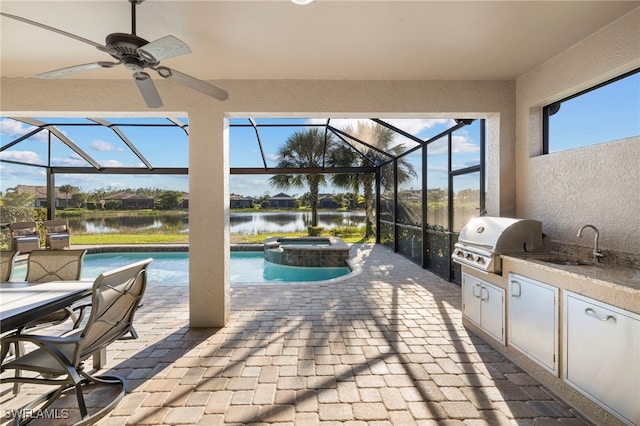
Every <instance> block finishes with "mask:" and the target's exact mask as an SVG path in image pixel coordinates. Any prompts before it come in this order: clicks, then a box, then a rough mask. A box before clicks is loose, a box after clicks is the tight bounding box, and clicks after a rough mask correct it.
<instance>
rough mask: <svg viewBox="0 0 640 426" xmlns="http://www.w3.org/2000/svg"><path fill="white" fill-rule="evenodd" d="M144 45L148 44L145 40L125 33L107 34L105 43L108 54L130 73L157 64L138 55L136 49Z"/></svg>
mask: <svg viewBox="0 0 640 426" xmlns="http://www.w3.org/2000/svg"><path fill="white" fill-rule="evenodd" d="M146 44H149V42H148V41H147V40H145V39H143V38H141V37H138V36H137V35H134V34H125V33H113V34H109V35H108V36H107V39H106V43H105V45H106V47H107V49H109V54H110V55H111V56H113V57H114V58H115V59H117V60H119V61H122V62H123V63H124V66H125V67H126V68H127V69H130V70H131V71H141V70H143V69H144V68H145V67H146V66H154V65H157V62H154V61H152V60H150V59H151V58H147V57H146V56H142V55H140V52H138V49H139V48H140V47H142V46H144V45H146Z"/></svg>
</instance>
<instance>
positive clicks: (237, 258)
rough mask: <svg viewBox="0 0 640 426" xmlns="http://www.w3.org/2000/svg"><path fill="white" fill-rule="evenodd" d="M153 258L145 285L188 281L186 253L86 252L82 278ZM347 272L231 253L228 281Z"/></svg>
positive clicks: (307, 278)
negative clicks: (287, 264)
mask: <svg viewBox="0 0 640 426" xmlns="http://www.w3.org/2000/svg"><path fill="white" fill-rule="evenodd" d="M149 257H151V258H153V262H151V264H150V265H149V282H153V283H160V284H171V285H187V284H188V282H189V253H187V252H112V253H89V254H87V255H85V257H84V262H83V265H82V278H86V279H92V278H95V277H97V276H98V275H100V273H101V272H104V271H106V270H109V269H113V268H117V267H119V266H124V265H127V264H129V263H133V262H136V261H138V260H142V259H147V258H149ZM26 272H27V267H26V264H22V265H21V264H18V265H17V266H16V268H15V270H14V272H13V277H12V279H13V280H23V279H24V277H25V276H26ZM349 273H351V269H350V268H348V267H342V268H327V267H322V268H309V267H296V266H285V265H277V264H273V263H270V262H267V261H265V260H264V254H263V253H262V252H261V251H259V252H231V271H230V281H231V283H232V284H235V283H237V284H242V283H245V284H246V283H263V284H268V283H278V282H311V281H324V280H330V279H334V278H338V277H341V276H345V275H347V274H349Z"/></svg>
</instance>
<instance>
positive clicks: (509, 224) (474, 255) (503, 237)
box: [451, 216, 543, 273]
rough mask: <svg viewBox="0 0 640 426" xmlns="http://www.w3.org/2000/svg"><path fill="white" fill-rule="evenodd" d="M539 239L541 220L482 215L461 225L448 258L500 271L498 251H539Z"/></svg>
mask: <svg viewBox="0 0 640 426" xmlns="http://www.w3.org/2000/svg"><path fill="white" fill-rule="evenodd" d="M542 239H543V235H542V223H541V222H538V221H537V220H531V219H513V218H507V217H489V216H481V217H476V218H473V219H471V220H470V221H469V223H467V224H466V225H465V227H464V228H462V231H460V236H459V237H458V242H457V243H456V244H455V246H454V250H453V255H452V256H451V257H452V259H453V261H454V262H457V263H459V264H461V265H466V266H469V267H472V268H474V269H477V270H479V271H482V272H486V273H490V272H491V273H500V272H502V261H501V259H500V255H501V254H517V253H526V252H530V251H535V250H539V249H540V248H541V247H542Z"/></svg>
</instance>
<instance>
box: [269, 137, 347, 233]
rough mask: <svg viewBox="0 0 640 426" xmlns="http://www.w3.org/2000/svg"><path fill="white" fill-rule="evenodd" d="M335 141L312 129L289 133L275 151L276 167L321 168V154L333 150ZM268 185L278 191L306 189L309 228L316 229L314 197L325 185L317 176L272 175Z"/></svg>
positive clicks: (313, 174) (315, 198) (323, 180)
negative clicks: (309, 209)
mask: <svg viewBox="0 0 640 426" xmlns="http://www.w3.org/2000/svg"><path fill="white" fill-rule="evenodd" d="M334 145H335V139H334V137H333V136H332V135H331V134H324V133H321V132H320V130H319V129H317V128H312V129H309V130H306V131H298V132H295V133H293V134H292V135H291V136H289V138H288V139H287V140H286V141H285V143H284V145H283V146H282V147H280V149H279V150H278V165H277V167H278V168H297V169H304V168H317V167H322V166H323V158H324V157H325V153H330V152H331V150H332V149H333V148H334ZM269 183H271V184H272V185H274V186H275V187H276V188H278V189H282V190H287V189H290V188H304V187H305V186H308V187H309V198H310V200H309V201H310V205H311V226H318V196H319V193H320V187H321V186H324V185H326V183H327V182H326V179H325V176H324V175H321V174H315V173H311V174H295V175H275V176H272V177H271V178H270V179H269Z"/></svg>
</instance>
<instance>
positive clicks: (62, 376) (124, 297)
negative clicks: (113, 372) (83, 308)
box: [1, 259, 152, 424]
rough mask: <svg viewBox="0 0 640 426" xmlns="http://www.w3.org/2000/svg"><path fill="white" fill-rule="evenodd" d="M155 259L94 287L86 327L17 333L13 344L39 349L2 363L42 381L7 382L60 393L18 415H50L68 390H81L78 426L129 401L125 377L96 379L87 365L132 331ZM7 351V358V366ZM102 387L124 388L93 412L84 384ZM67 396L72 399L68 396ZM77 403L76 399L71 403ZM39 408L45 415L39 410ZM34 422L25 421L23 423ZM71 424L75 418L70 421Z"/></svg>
mask: <svg viewBox="0 0 640 426" xmlns="http://www.w3.org/2000/svg"><path fill="white" fill-rule="evenodd" d="M151 261H152V259H146V260H143V261H140V262H136V263H133V264H130V265H128V266H123V267H121V268H117V269H114V270H111V271H108V272H105V273H103V274H100V276H98V278H96V280H95V281H94V283H93V290H92V300H91V314H90V315H89V318H88V320H87V323H86V325H85V326H84V327H83V328H81V329H77V330H73V331H72V332H71V333H69V334H67V335H64V336H62V337H58V336H42V335H27V334H17V335H14V336H10V337H7V338H6V340H7V343H9V344H11V343H18V342H29V343H32V344H35V345H37V346H38V348H37V349H35V350H34V351H32V352H29V353H27V354H24V355H21V356H18V357H16V358H15V359H13V360H10V361H8V362H6V363H3V364H2V371H3V372H4V371H7V370H12V369H13V370H17V371H23V370H24V371H31V372H35V373H39V374H40V376H35V377H33V376H29V377H24V376H18V375H17V376H16V377H7V378H6V379H4V381H6V382H17V383H34V384H44V385H52V386H56V387H57V388H56V389H54V390H52V391H51V392H49V393H47V394H45V395H42V396H41V397H39V398H37V399H35V400H33V401H32V402H30V403H29V404H27V405H26V406H25V407H22V409H20V410H19V411H18V412H19V413H21V414H22V415H23V416H30V415H32V414H33V413H37V412H39V411H40V412H41V410H46V409H47V407H49V406H50V405H51V404H53V403H54V402H55V401H56V400H57V399H58V398H59V397H61V395H63V392H65V391H66V390H67V389H71V388H75V396H76V399H77V404H78V408H79V410H80V415H81V417H82V419H81V420H79V419H78V420H79V421H78V422H77V423H75V424H93V423H94V422H95V421H97V420H98V419H100V418H102V417H104V416H105V415H106V414H107V413H108V412H109V411H111V410H112V409H113V408H114V407H115V406H116V405H117V404H118V402H119V401H120V400H121V399H122V398H123V397H124V394H125V390H126V382H125V380H124V378H122V377H119V376H92V375H90V374H88V373H87V372H86V371H84V369H83V361H84V360H86V359H87V358H89V357H90V356H91V355H92V354H93V353H94V352H97V351H100V350H103V349H105V348H106V347H107V346H108V345H109V344H111V343H112V342H113V341H115V340H116V339H119V338H120V337H122V336H123V335H125V334H127V333H129V332H130V330H131V327H132V323H133V317H134V314H135V312H136V310H137V309H138V306H139V305H140V300H141V299H142V296H143V294H144V291H145V288H146V283H147V275H146V269H147V265H148V264H149V263H150V262H151ZM5 356H6V351H4V350H3V353H2V357H1V359H2V360H3V361H4V358H5ZM89 383H102V384H107V385H113V386H118V387H119V390H118V391H117V395H116V396H115V397H114V398H113V400H112V401H111V402H109V403H108V404H107V405H106V406H105V407H97V408H95V407H94V408H93V409H92V410H91V412H90V410H89V409H88V408H87V405H86V403H85V398H84V394H83V385H85V384H89ZM65 395H66V394H65ZM67 400H68V401H70V400H71V396H70V395H69V398H67ZM36 407H38V408H39V409H40V410H35V408H36ZM70 412H71V413H74V412H75V410H73V409H72V410H70ZM29 420H31V419H30V418H28V417H25V418H21V419H19V424H23V423H27V422H28V421H29ZM68 420H71V419H68Z"/></svg>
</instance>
